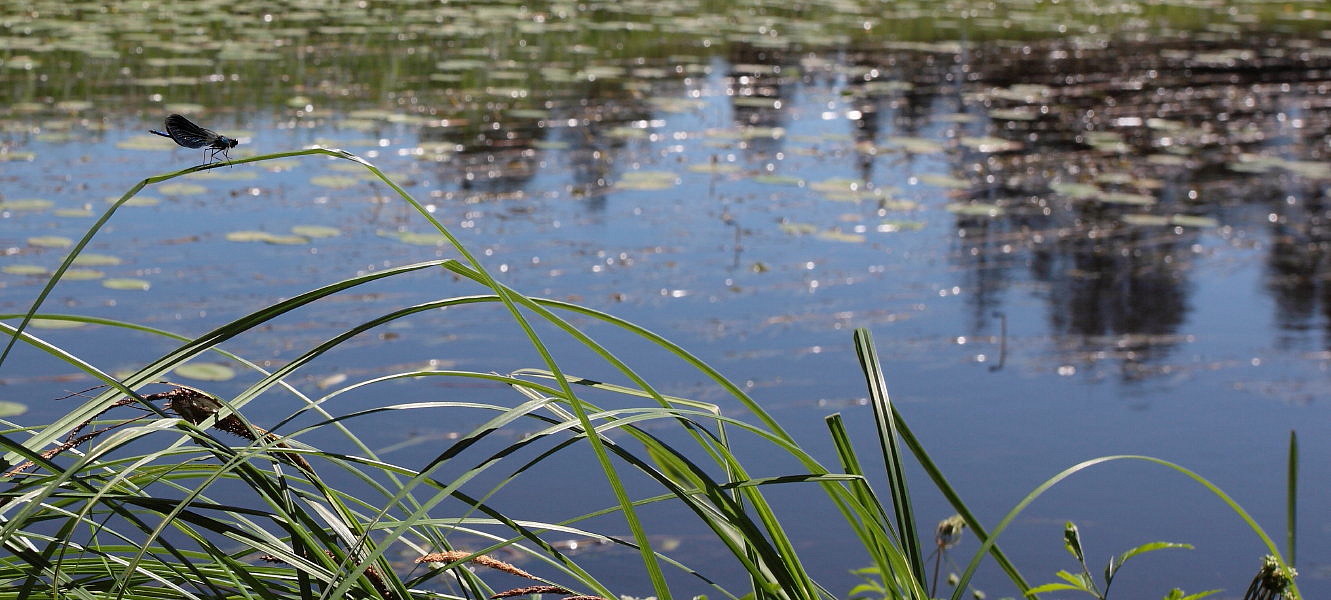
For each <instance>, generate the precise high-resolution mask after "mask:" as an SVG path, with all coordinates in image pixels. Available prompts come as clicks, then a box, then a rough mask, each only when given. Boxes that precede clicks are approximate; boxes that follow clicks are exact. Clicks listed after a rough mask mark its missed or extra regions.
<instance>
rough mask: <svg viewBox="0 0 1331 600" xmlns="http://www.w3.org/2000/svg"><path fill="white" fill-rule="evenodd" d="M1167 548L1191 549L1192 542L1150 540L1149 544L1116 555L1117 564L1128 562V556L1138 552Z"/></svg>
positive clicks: (1130, 556)
mask: <svg viewBox="0 0 1331 600" xmlns="http://www.w3.org/2000/svg"><path fill="white" fill-rule="evenodd" d="M1167 548H1181V549H1184V550H1192V544H1179V543H1175V542H1151V543H1149V544H1142V545H1140V546H1137V547H1136V548H1132V549H1130V550H1128V551H1126V552H1124V553H1123V554H1120V555H1118V564H1119V566H1122V565H1123V563H1125V562H1128V559H1129V558H1132V557H1134V556H1137V555H1138V554H1145V553H1147V552H1154V551H1156V550H1164V549H1167Z"/></svg>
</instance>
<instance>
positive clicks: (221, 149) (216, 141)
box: [148, 115, 240, 162]
mask: <svg viewBox="0 0 1331 600" xmlns="http://www.w3.org/2000/svg"><path fill="white" fill-rule="evenodd" d="M148 133H155V134H157V135H160V136H162V137H166V138H171V140H172V141H174V142H175V143H177V144H180V145H181V146H184V147H186V148H204V149H206V150H212V151H213V153H212V156H210V157H209V159H208V161H209V162H212V160H213V159H216V158H217V155H218V154H221V155H222V159H223V160H231V157H230V156H229V155H227V151H228V150H230V149H232V148H235V147H236V144H238V143H240V142H237V141H236V139H235V138H229V137H226V136H224V135H222V134H220V133H217V132H216V131H213V130H211V129H207V128H204V127H200V126H198V125H196V124H195V123H194V121H191V120H189V119H186V118H185V117H183V116H181V115H171V116H169V117H167V118H166V132H165V133H164V132H161V131H157V130H156V129H149V130H148Z"/></svg>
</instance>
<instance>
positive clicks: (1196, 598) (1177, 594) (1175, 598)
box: [1163, 588, 1220, 600]
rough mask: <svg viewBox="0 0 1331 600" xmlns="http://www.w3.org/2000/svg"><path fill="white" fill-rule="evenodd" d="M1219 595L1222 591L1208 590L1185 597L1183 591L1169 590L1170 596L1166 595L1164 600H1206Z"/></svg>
mask: <svg viewBox="0 0 1331 600" xmlns="http://www.w3.org/2000/svg"><path fill="white" fill-rule="evenodd" d="M1218 593H1220V590H1206V591H1205V592H1197V593H1196V594H1188V595H1186V596H1185V595H1184V594H1183V590H1180V589H1178V588H1174V589H1172V590H1169V593H1168V594H1165V597H1164V598H1163V600H1200V599H1201V598H1205V597H1207V596H1210V595H1211V594H1218Z"/></svg>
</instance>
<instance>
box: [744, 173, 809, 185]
mask: <svg viewBox="0 0 1331 600" xmlns="http://www.w3.org/2000/svg"><path fill="white" fill-rule="evenodd" d="M753 182H754V183H764V184H767V185H793V186H802V185H804V180H803V179H800V178H799V177H792V176H790V175H758V176H756V177H754V178H753Z"/></svg>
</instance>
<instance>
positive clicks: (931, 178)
mask: <svg viewBox="0 0 1331 600" xmlns="http://www.w3.org/2000/svg"><path fill="white" fill-rule="evenodd" d="M920 183H925V184H928V185H932V186H937V187H944V188H952V189H964V188H968V187H970V186H971V184H970V182H969V181H966V180H965V179H961V178H959V177H953V176H951V175H944V174H942V173H925V174H924V175H920Z"/></svg>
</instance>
